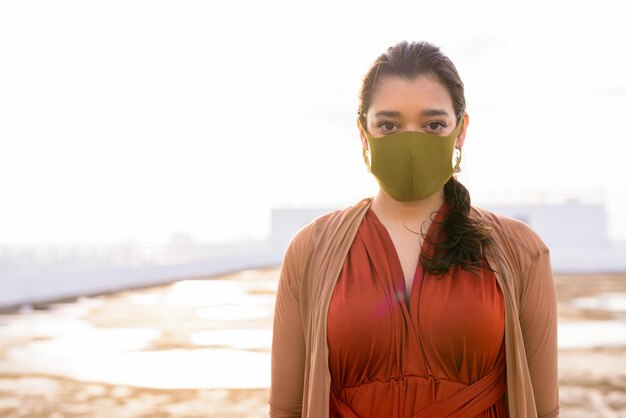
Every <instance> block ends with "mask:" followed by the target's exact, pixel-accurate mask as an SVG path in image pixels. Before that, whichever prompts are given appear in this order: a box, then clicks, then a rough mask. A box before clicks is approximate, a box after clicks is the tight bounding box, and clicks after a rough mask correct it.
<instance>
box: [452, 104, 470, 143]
mask: <svg viewBox="0 0 626 418" xmlns="http://www.w3.org/2000/svg"><path fill="white" fill-rule="evenodd" d="M461 119H462V120H461V123H462V125H461V130H460V131H459V135H458V136H457V137H456V141H455V142H454V147H455V148H459V149H460V148H463V144H464V143H465V135H466V134H467V125H469V115H468V114H467V112H465V113H463V116H461Z"/></svg>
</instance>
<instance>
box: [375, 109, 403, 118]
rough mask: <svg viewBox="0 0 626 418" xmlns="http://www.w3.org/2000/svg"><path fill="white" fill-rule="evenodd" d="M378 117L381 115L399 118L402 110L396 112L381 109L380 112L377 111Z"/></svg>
mask: <svg viewBox="0 0 626 418" xmlns="http://www.w3.org/2000/svg"><path fill="white" fill-rule="evenodd" d="M375 116H376V117H377V118H378V117H380V116H386V117H388V118H399V117H400V112H394V111H391V110H381V111H380V112H376V115H375Z"/></svg>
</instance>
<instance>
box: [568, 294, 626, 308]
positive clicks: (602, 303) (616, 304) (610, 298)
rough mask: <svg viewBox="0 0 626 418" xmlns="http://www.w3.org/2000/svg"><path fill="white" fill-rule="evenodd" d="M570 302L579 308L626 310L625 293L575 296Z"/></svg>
mask: <svg viewBox="0 0 626 418" xmlns="http://www.w3.org/2000/svg"><path fill="white" fill-rule="evenodd" d="M570 304H571V305H572V306H574V307H576V308H581V309H597V310H602V311H609V312H626V293H617V292H615V293H602V294H600V295H598V296H593V297H583V298H576V299H573V300H572V301H571V302H570Z"/></svg>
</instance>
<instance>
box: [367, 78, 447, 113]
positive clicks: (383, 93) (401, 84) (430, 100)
mask: <svg viewBox="0 0 626 418" xmlns="http://www.w3.org/2000/svg"><path fill="white" fill-rule="evenodd" d="M428 108H439V109H443V110H446V111H448V112H449V114H450V115H453V114H454V105H453V103H452V98H451V97H450V93H448V90H447V89H446V87H445V86H444V85H443V84H441V82H439V80H437V79H436V78H435V77H433V76H430V75H420V76H417V77H415V78H412V79H406V78H402V77H395V76H387V77H384V78H382V79H379V80H378V82H377V86H376V89H375V90H374V92H373V95H372V100H371V102H370V109H369V111H368V113H372V111H373V112H374V113H375V112H376V111H380V110H393V111H398V112H400V113H402V114H412V113H420V112H421V111H422V110H424V109H428Z"/></svg>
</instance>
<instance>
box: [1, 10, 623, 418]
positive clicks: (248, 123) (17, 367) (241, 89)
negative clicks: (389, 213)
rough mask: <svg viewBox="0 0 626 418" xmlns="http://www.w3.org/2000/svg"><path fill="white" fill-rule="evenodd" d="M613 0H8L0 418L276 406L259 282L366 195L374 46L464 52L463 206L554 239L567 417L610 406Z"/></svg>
mask: <svg viewBox="0 0 626 418" xmlns="http://www.w3.org/2000/svg"><path fill="white" fill-rule="evenodd" d="M625 9H626V7H624V6H623V5H622V4H621V3H620V2H613V1H608V0H606V1H605V0H600V1H596V2H593V3H589V2H576V1H568V2H566V1H553V2H545V1H544V2H540V1H534V0H533V1H526V2H497V1H474V2H463V1H438V2H420V1H413V2H399V1H387V2H370V1H359V2H356V1H346V2H326V1H318V2H297V1H290V2H288V1H271V0H270V1H265V2H255V1H233V2H202V1H184V2H174V1H134V0H130V1H128V0H127V1H107V2H101V1H55V2H43V1H19V2H18V1H5V2H1V3H0V196H1V201H0V203H1V204H0V310H1V314H0V416H6V417H27V416H28V417H48V416H50V417H55V418H60V417H100V416H102V417H110V416H119V417H170V416H172V417H174V416H176V417H183V416H184V417H200V416H204V417H206V416H216V417H218V416H220V417H222V416H224V417H225V416H229V417H239V416H241V417H252V416H264V414H266V410H267V407H266V398H267V389H268V385H269V345H270V342H271V320H272V313H273V302H274V292H275V288H276V280H277V277H278V272H277V266H279V264H280V260H281V258H282V254H283V251H284V249H285V246H286V244H287V242H288V240H289V238H290V237H291V235H292V234H293V233H294V232H295V231H296V230H297V229H298V228H300V227H301V226H302V225H304V224H305V223H307V222H308V221H310V220H311V219H312V218H314V217H316V216H319V215H321V214H323V213H325V212H328V211H330V210H333V209H337V208H342V207H345V206H347V205H349V204H352V203H354V202H356V201H358V200H360V199H362V198H363V197H367V196H370V195H373V194H374V193H375V192H376V182H375V181H374V179H373V178H372V177H371V176H370V175H369V174H368V173H367V172H366V170H365V167H364V165H363V161H362V156H361V150H360V141H359V138H358V134H357V130H356V124H355V123H356V122H355V121H356V111H357V93H358V89H359V85H360V82H361V79H362V76H363V75H364V74H365V72H366V71H367V69H368V67H369V65H370V64H371V62H372V61H373V60H374V59H375V58H376V57H377V56H378V55H379V54H380V53H382V52H384V50H385V49H386V48H387V47H389V46H390V45H392V44H395V43H396V42H399V41H401V40H405V39H406V40H427V41H430V42H432V43H434V44H436V45H438V46H440V47H441V48H442V49H443V51H444V52H445V53H446V54H447V55H448V56H449V57H450V58H451V59H452V61H453V62H454V63H455V65H456V66H457V69H458V70H459V73H460V74H461V78H462V79H463V81H464V83H465V86H466V98H467V103H468V109H467V110H468V112H469V114H470V125H469V130H468V137H467V140H466V145H465V147H464V165H463V172H462V174H461V176H460V180H461V181H462V182H463V183H464V184H465V185H466V186H467V187H468V189H469V190H470V193H471V194H472V199H473V204H474V205H476V206H481V207H485V208H488V209H491V210H493V211H496V212H499V213H502V214H505V215H508V216H512V217H515V218H517V219H520V220H522V221H524V222H526V223H528V224H529V225H530V226H531V227H533V228H534V229H535V230H537V231H538V232H539V233H540V235H541V236H542V237H543V238H544V240H545V241H546V243H547V244H548V245H549V247H550V249H551V254H552V263H553V268H554V270H555V273H556V280H557V291H558V295H559V347H560V358H559V361H560V375H559V377H560V381H561V386H560V387H561V394H562V396H561V398H562V405H563V406H562V407H563V411H564V412H563V416H567V417H578V416H580V417H596V416H597V417H626V217H625V216H624V213H626V163H625V160H626V145H625V144H626V137H625V134H624V130H623V128H622V126H621V123H622V121H623V119H624V118H623V114H624V110H626V81H624V77H623V75H624V74H626V52H625V49H624V40H625V39H626V28H625V27H624V25H623V17H624V15H625V14H624V12H625V11H626V10H625Z"/></svg>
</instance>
